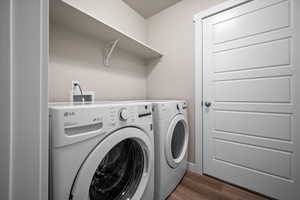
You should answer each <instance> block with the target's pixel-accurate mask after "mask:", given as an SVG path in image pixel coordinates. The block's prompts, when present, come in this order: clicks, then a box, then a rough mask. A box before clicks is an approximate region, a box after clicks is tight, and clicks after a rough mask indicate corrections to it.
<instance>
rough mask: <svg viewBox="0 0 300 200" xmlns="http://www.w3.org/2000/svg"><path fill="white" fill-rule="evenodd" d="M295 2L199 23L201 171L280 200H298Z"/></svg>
mask: <svg viewBox="0 0 300 200" xmlns="http://www.w3.org/2000/svg"><path fill="white" fill-rule="evenodd" d="M297 1H298V0H297ZM295 3H296V2H295V1H292V0H290V1H289V0H254V1H250V2H248V3H245V4H242V5H239V6H237V7H234V8H231V9H229V10H226V11H223V12H221V13H219V14H216V15H213V16H210V17H208V18H206V19H204V20H203V100H204V102H203V103H204V104H203V130H204V140H203V141H204V144H203V145H204V173H205V174H208V175H211V176H215V177H218V178H220V179H223V180H225V181H228V182H231V183H233V184H237V185H240V186H242V187H245V188H248V189H250V190H253V191H256V192H259V193H262V194H265V195H267V196H271V197H274V198H277V199H282V200H297V199H300V192H299V191H300V187H299V178H298V179H297V178H296V177H299V170H300V169H296V166H299V161H300V160H299V159H297V157H298V158H299V156H298V154H297V153H299V152H296V149H297V148H298V150H299V134H300V132H299V131H300V130H297V126H298V125H297V122H298V121H297V120H296V104H295V101H296V95H299V94H298V93H297V94H296V89H297V91H299V89H300V88H299V87H300V85H298V86H297V85H296V71H297V70H296V68H297V67H300V66H296V65H295V59H294V58H295V56H299V52H295V49H296V47H295V41H294V39H295V38H294V34H295V31H294V17H293V16H294V15H293V12H300V11H299V10H297V11H295V10H294V4H295ZM297 3H299V2H297ZM297 54H298V55H297ZM299 75H300V74H299ZM299 75H298V76H299ZM298 127H299V126H298ZM296 138H297V141H298V142H296ZM297 145H298V146H297ZM296 170H298V172H297V171H296ZM297 186H298V187H299V188H297Z"/></svg>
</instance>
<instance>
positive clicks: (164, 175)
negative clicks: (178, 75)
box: [152, 101, 189, 200]
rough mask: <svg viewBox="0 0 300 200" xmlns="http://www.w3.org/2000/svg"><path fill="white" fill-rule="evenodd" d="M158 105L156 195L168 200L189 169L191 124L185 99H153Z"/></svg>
mask: <svg viewBox="0 0 300 200" xmlns="http://www.w3.org/2000/svg"><path fill="white" fill-rule="evenodd" d="M152 103H153V104H152V106H153V109H154V112H153V118H154V141H155V142H154V143H155V184H154V185H155V187H154V199H155V200H164V199H166V198H167V197H168V196H169V195H170V193H171V192H172V191H173V190H174V189H175V188H176V186H177V185H178V184H179V182H180V181H181V179H182V178H183V176H184V174H185V173H186V170H187V151H188V138H189V128H188V127H189V126H188V120H187V103H186V102H185V101H152Z"/></svg>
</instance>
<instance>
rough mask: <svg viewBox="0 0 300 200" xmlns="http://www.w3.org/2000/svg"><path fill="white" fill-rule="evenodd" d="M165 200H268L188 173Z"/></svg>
mask: <svg viewBox="0 0 300 200" xmlns="http://www.w3.org/2000/svg"><path fill="white" fill-rule="evenodd" d="M167 200H270V199H268V198H266V197H262V196H260V195H258V194H255V193H252V192H249V191H246V190H243V189H241V188H238V187H235V186H232V185H229V184H226V183H224V182H222V181H219V180H217V179H214V178H211V177H209V176H201V175H198V174H194V173H191V172H188V173H187V174H186V175H185V177H184V178H183V179H182V181H181V183H180V184H179V185H178V186H177V188H176V190H175V191H174V192H173V193H172V194H171V195H170V196H169V198H168V199H167Z"/></svg>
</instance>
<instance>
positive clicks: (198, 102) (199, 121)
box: [190, 0, 253, 174]
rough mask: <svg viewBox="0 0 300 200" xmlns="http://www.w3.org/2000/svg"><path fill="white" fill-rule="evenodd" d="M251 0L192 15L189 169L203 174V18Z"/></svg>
mask: <svg viewBox="0 0 300 200" xmlns="http://www.w3.org/2000/svg"><path fill="white" fill-rule="evenodd" d="M250 1H253V0H228V1H225V2H224V3H221V4H219V5H216V6H214V7H211V8H209V9H207V10H204V11H202V12H199V13H197V14H195V15H194V17H193V22H194V41H195V46H194V48H195V49H194V52H195V53H194V59H195V60H194V63H195V64H194V70H195V77H194V78H195V82H194V84H195V87H194V88H195V165H194V166H193V167H191V168H190V170H191V171H193V172H195V173H198V174H203V158H204V156H203V115H202V101H203V88H202V87H203V44H202V38H203V30H202V25H203V20H204V19H205V18H207V17H210V16H212V15H215V14H218V13H220V12H223V11H225V10H229V9H231V8H234V7H237V6H239V5H242V4H244V3H248V2H250Z"/></svg>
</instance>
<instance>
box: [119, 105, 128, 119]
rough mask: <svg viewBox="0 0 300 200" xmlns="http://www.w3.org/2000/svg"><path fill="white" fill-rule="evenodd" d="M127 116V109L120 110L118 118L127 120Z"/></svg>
mask: <svg viewBox="0 0 300 200" xmlns="http://www.w3.org/2000/svg"><path fill="white" fill-rule="evenodd" d="M128 118H129V112H128V110H127V109H125V108H124V109H122V110H120V120H121V121H127V120H128Z"/></svg>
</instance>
